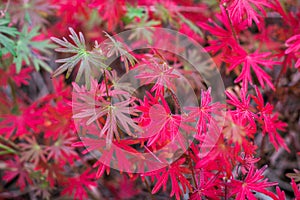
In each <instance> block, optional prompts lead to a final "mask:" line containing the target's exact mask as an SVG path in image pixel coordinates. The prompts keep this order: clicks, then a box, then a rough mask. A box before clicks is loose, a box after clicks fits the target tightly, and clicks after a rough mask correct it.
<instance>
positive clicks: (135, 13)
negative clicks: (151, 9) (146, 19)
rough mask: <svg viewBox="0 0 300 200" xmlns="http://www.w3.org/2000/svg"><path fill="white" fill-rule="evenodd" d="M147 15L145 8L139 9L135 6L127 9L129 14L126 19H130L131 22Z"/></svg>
mask: <svg viewBox="0 0 300 200" xmlns="http://www.w3.org/2000/svg"><path fill="white" fill-rule="evenodd" d="M144 15H145V13H144V9H143V8H141V7H140V8H137V7H133V6H130V5H129V6H128V7H127V13H126V17H128V18H129V19H130V20H132V19H134V18H135V17H138V18H142V17H143V16H144Z"/></svg>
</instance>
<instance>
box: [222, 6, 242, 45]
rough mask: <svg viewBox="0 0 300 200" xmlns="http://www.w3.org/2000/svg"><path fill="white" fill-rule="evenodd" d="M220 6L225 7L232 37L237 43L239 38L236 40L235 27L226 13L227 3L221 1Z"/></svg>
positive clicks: (226, 11)
mask: <svg viewBox="0 0 300 200" xmlns="http://www.w3.org/2000/svg"><path fill="white" fill-rule="evenodd" d="M222 6H223V8H225V13H226V16H227V19H228V21H229V24H230V28H231V31H232V34H233V37H234V39H235V41H236V42H237V43H238V44H239V40H238V37H237V34H236V32H235V29H234V27H233V24H232V21H231V19H230V17H229V13H228V10H227V3H223V4H222Z"/></svg>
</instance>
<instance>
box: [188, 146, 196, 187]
mask: <svg viewBox="0 0 300 200" xmlns="http://www.w3.org/2000/svg"><path fill="white" fill-rule="evenodd" d="M188 158H189V167H190V168H191V171H192V178H193V181H194V185H195V188H198V185H197V181H196V177H195V171H194V167H193V163H192V159H191V152H190V151H189V155H188Z"/></svg>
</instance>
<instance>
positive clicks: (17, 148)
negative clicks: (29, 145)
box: [0, 135, 20, 153]
mask: <svg viewBox="0 0 300 200" xmlns="http://www.w3.org/2000/svg"><path fill="white" fill-rule="evenodd" d="M0 140H1V141H3V142H5V143H6V144H8V145H10V146H11V147H13V148H14V149H15V150H16V151H17V153H18V152H19V151H20V148H19V147H18V146H17V145H16V144H15V143H13V142H12V141H10V140H8V139H6V138H5V137H3V136H2V135H0Z"/></svg>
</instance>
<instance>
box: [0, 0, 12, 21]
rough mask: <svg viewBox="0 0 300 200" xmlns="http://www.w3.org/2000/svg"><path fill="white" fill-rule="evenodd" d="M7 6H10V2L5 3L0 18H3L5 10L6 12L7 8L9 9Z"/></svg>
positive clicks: (0, 11)
mask: <svg viewBox="0 0 300 200" xmlns="http://www.w3.org/2000/svg"><path fill="white" fill-rule="evenodd" d="M9 4H10V0H8V1H7V3H6V6H5V8H4V10H0V18H2V17H4V16H5V14H6V13H7V10H8V7H9Z"/></svg>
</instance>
